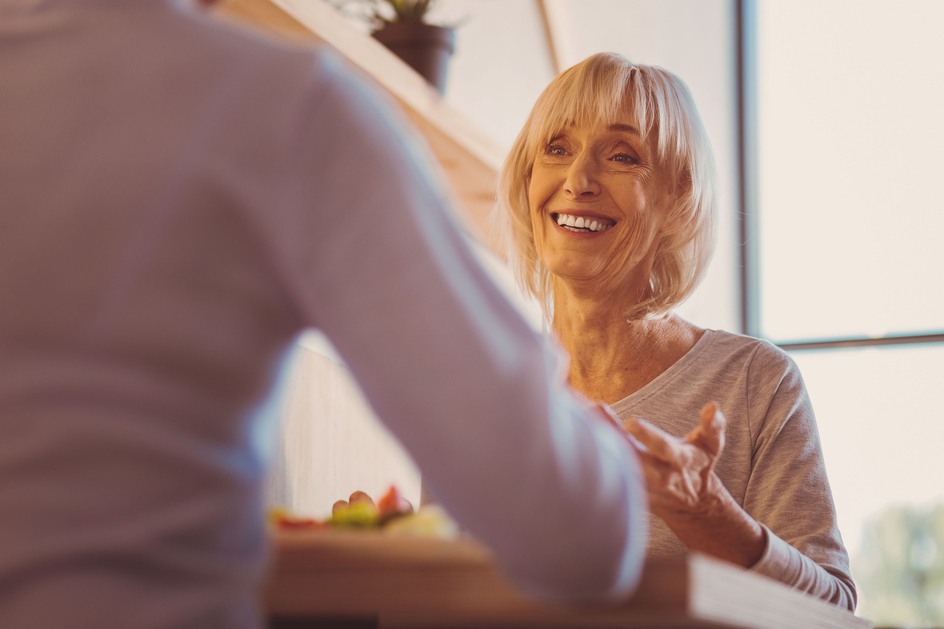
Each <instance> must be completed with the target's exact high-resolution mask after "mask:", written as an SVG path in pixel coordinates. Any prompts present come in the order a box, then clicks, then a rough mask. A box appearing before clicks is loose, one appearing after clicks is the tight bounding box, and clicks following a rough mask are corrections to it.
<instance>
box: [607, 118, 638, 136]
mask: <svg viewBox="0 0 944 629" xmlns="http://www.w3.org/2000/svg"><path fill="white" fill-rule="evenodd" d="M607 128H608V129H609V130H610V131H627V132H629V133H632V134H634V135H638V136H640V137H642V134H641V133H639V129H637V128H636V127H634V126H632V125H629V124H622V123H619V122H617V123H614V124H611V125H610V126H609V127H607Z"/></svg>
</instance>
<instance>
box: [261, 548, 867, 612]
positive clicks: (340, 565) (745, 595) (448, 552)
mask: <svg viewBox="0 0 944 629" xmlns="http://www.w3.org/2000/svg"><path fill="white" fill-rule="evenodd" d="M274 551H275V557H274V559H275V561H274V565H273V568H272V572H271V574H270V578H269V580H268V582H267V586H266V589H265V593H264V597H265V605H266V608H267V610H268V613H269V616H270V619H271V621H272V627H273V629H289V628H291V629H296V628H298V629H301V628H302V627H351V628H354V627H381V628H386V627H391V628H408V627H416V628H424V627H429V628H432V627H436V628H442V629H448V628H470V627H502V628H505V629H513V628H538V627H540V628H548V629H570V628H578V627H579V628H581V629H584V628H586V629H594V628H597V627H600V628H604V627H605V628H614V627H653V628H656V627H658V628H666V629H668V628H680V629H681V628H688V627H712V628H721V627H738V628H742V629H801V628H802V629H815V628H824V629H825V628H837V629H839V628H848V629H868V628H870V627H871V626H872V625H871V623H869V622H867V621H865V620H862V619H860V618H856V617H855V616H853V615H852V614H851V613H848V612H845V611H842V610H840V609H838V608H836V607H834V606H832V605H829V604H827V603H824V602H823V601H820V600H817V599H814V598H812V597H810V596H807V595H805V594H802V593H800V592H797V591H795V590H792V589H790V588H788V587H786V586H784V585H782V584H780V583H777V582H775V581H772V580H770V579H766V578H764V577H761V576H759V575H755V574H752V573H750V572H748V571H745V570H742V569H740V568H737V567H735V566H732V565H729V564H726V563H723V562H720V561H717V560H714V559H710V558H708V557H704V556H700V555H694V556H691V557H684V558H682V557H680V558H677V559H672V560H658V561H650V562H648V563H647V564H646V566H645V569H644V572H643V578H642V582H641V584H640V587H639V589H638V591H637V592H636V594H635V595H634V596H633V598H632V599H631V600H629V601H627V602H626V603H625V604H622V605H619V606H617V607H612V608H607V609H601V608H596V607H593V608H582V609H581V608H569V607H561V606H555V605H548V604H539V603H536V602H534V601H532V600H530V599H528V598H526V597H525V596H523V595H522V594H521V593H519V592H518V591H516V590H515V589H514V587H512V586H511V585H510V584H509V582H508V581H507V580H506V579H505V578H504V577H503V576H502V575H501V573H500V572H499V571H498V570H497V569H496V567H495V564H494V563H493V561H492V558H491V556H490V554H489V552H488V551H487V550H486V549H485V548H483V547H482V546H480V545H479V544H477V543H475V542H474V541H472V540H468V539H461V540H457V541H447V540H436V539H416V538H405V537H389V536H384V535H382V534H380V533H373V532H363V533H361V532H348V533H342V532H336V531H328V532H317V531H308V532H305V531H290V532H280V533H279V534H278V535H277V536H276V539H275V544H274Z"/></svg>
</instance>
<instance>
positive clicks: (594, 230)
mask: <svg viewBox="0 0 944 629" xmlns="http://www.w3.org/2000/svg"><path fill="white" fill-rule="evenodd" d="M550 216H551V220H552V221H554V222H555V223H556V224H557V226H558V227H559V228H560V229H561V230H564V231H568V232H571V233H574V234H600V233H602V232H605V231H606V230H608V229H609V228H611V227H613V225H615V224H616V221H614V220H612V219H609V218H606V217H604V216H592V215H585V214H583V213H573V214H571V213H569V212H551V215H550Z"/></svg>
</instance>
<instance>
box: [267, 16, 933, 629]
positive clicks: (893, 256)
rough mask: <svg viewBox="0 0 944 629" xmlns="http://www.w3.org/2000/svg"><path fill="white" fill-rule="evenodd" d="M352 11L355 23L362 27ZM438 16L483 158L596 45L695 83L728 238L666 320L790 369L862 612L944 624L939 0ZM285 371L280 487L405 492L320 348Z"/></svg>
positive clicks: (388, 451)
mask: <svg viewBox="0 0 944 629" xmlns="http://www.w3.org/2000/svg"><path fill="white" fill-rule="evenodd" d="M308 2H321V0H308ZM277 4H278V3H277ZM281 4H294V5H302V4H303V0H293V2H289V3H286V2H282V3H281ZM344 19H345V20H346V22H347V23H348V24H349V25H350V29H351V31H352V33H353V35H352V37H353V36H354V35H361V34H362V35H363V37H364V38H367V36H368V35H367V33H368V30H369V26H368V24H367V23H366V22H364V21H363V20H359V19H357V18H356V17H355V16H353V15H351V14H347V15H346V16H345V18H344ZM429 21H430V22H432V23H435V24H449V25H455V26H456V29H455V32H456V49H455V53H454V54H453V56H452V58H451V61H450V63H449V68H448V79H447V82H446V86H445V90H444V95H443V98H444V101H445V105H444V106H445V107H447V108H448V110H449V111H452V112H455V113H456V117H455V119H456V120H460V121H461V124H462V125H467V126H469V127H470V128H472V129H474V133H476V134H479V135H480V136H482V137H485V138H488V142H490V144H489V146H492V147H494V148H493V154H495V153H500V152H501V151H503V150H506V149H507V148H508V147H509V146H510V145H511V143H512V141H513V140H514V138H515V136H516V135H517V132H518V130H519V129H520V128H521V126H522V124H523V123H524V121H525V119H526V117H527V115H528V113H529V111H530V108H531V106H532V105H533V103H534V101H535V100H536V99H537V97H538V95H539V94H540V92H541V91H542V90H543V89H544V87H545V86H546V85H547V84H548V82H550V80H551V79H552V78H553V77H554V76H555V74H556V73H557V72H558V71H560V70H562V69H566V68H567V67H569V66H570V65H573V64H574V63H576V62H578V61H580V60H582V59H584V58H585V57H587V56H588V55H590V54H592V53H595V52H600V51H615V52H619V53H622V54H625V55H627V56H629V57H630V58H631V59H633V60H634V61H638V62H643V63H647V64H654V65H659V66H662V67H664V68H666V69H668V70H670V71H672V72H674V73H676V74H677V75H679V76H680V77H681V78H682V79H683V80H684V81H686V83H687V84H688V85H689V87H690V88H691V90H692V92H693V94H694V97H695V101H696V103H697V105H698V108H699V111H700V113H701V116H702V118H703V120H704V122H705V125H706V127H707V129H708V133H709V135H710V137H711V140H712V143H713V147H714V150H715V154H716V158H717V162H718V167H719V175H720V187H719V190H720V199H719V200H720V212H721V221H720V228H721V229H720V234H719V242H718V250H717V253H716V254H715V257H714V260H713V262H712V266H711V269H710V272H709V275H708V277H707V278H706V280H705V281H704V282H703V284H702V285H701V286H700V287H699V289H698V291H697V293H696V294H695V295H694V296H693V297H691V298H690V299H689V300H688V301H687V302H686V303H685V304H684V305H683V306H682V307H681V308H680V309H679V313H680V314H681V315H682V316H683V317H685V318H687V319H689V320H690V321H692V322H693V323H695V324H697V325H700V326H703V327H709V328H716V329H725V330H729V331H735V332H741V333H745V334H750V335H753V336H760V337H763V338H767V339H769V340H771V341H772V342H774V343H777V344H778V345H780V346H781V347H783V348H784V349H785V350H787V351H788V352H789V353H790V354H791V356H792V357H793V358H794V359H795V360H796V361H797V363H798V364H799V366H800V368H801V370H802V372H803V375H804V378H805V380H806V383H807V386H808V388H809V391H810V395H811V397H812V400H813V406H814V408H815V410H816V416H817V420H818V423H819V430H820V434H821V437H822V442H823V448H824V453H825V457H826V465H827V469H828V472H829V478H830V482H831V485H832V490H833V494H834V498H835V501H836V506H837V510H838V517H839V525H840V529H841V531H842V534H843V538H844V540H845V543H846V547H847V548H848V550H849V553H850V556H851V559H852V571H853V576H854V577H855V580H856V582H857V584H858V587H859V596H860V598H859V606H858V611H857V613H858V614H859V615H860V616H864V617H866V618H869V619H871V620H873V621H874V622H875V623H876V625H895V626H902V627H903V626H913V627H927V626H934V625H937V626H941V625H944V451H942V450H944V411H942V410H941V409H942V407H941V406H940V401H939V398H940V397H941V395H940V394H941V393H942V392H944V288H942V284H944V249H942V247H941V245H940V241H941V239H942V236H944V202H942V200H941V191H940V187H941V180H942V176H941V173H942V172H944V116H942V114H941V102H942V101H944V37H942V36H941V33H942V32H944V2H940V1H939V0H927V1H920V0H904V1H901V0H899V1H891V0H856V1H840V0H825V1H824V0H817V1H810V0H793V1H791V2H782V1H777V0H753V1H751V0H743V1H736V0H556V1H555V0H544V1H543V2H541V1H536V0H439V1H438V3H436V4H435V5H434V7H433V10H432V13H431V14H430V16H429ZM355 39H356V38H355ZM431 98H432V97H431ZM500 157H501V155H499V158H500ZM498 164H499V165H500V161H499V162H498ZM489 185H493V182H492V183H490V184H489ZM479 249H480V252H481V255H482V260H483V262H484V263H485V264H486V265H487V266H488V268H489V269H491V270H492V272H493V273H494V276H495V278H496V280H497V281H499V282H500V283H501V284H502V285H503V286H505V287H506V288H507V290H508V292H509V296H510V297H511V298H512V299H513V300H515V301H516V303H518V304H519V306H520V307H521V309H522V312H523V313H524V314H525V315H526V316H527V317H528V318H529V320H530V321H532V322H533V324H534V325H535V327H538V328H540V327H541V325H542V323H541V321H540V315H539V312H538V309H537V308H536V306H535V305H534V304H532V303H529V302H528V301H527V300H525V299H523V298H522V297H520V295H517V294H516V293H515V290H514V287H513V285H512V282H511V280H510V276H509V274H508V273H507V271H505V269H504V268H503V266H502V263H501V262H500V261H499V260H498V258H496V257H495V256H494V255H493V254H491V253H490V252H489V251H488V249H487V248H486V247H485V246H482V247H480V248H479ZM289 367H290V368H289V370H288V371H287V373H286V377H285V379H284V382H283V385H284V386H283V392H284V394H283V395H282V397H281V398H280V399H279V400H277V402H276V404H277V409H276V410H277V413H276V414H277V415H278V416H279V417H280V419H281V427H282V431H281V434H280V437H279V439H278V441H277V444H276V447H275V450H274V452H275V460H276V461H275V463H276V464H275V466H274V472H273V478H272V483H271V487H272V500H273V501H274V502H279V503H282V504H285V505H286V506H289V507H290V508H292V509H294V510H296V511H298V512H301V513H306V514H311V515H314V516H317V517H324V516H325V515H327V514H328V513H330V509H331V505H332V503H333V502H334V501H335V500H337V499H339V498H346V497H347V495H348V494H349V493H351V492H352V491H354V490H355V489H361V490H365V491H367V492H368V493H372V494H375V495H376V494H380V493H382V492H383V491H384V490H385V489H386V487H387V486H389V485H390V484H396V485H397V486H398V487H399V488H400V489H401V491H402V492H403V493H404V494H405V495H406V496H407V497H408V498H409V499H411V500H412V501H413V502H414V504H415V503H417V502H418V499H419V492H420V478H419V474H418V472H417V471H416V470H415V468H414V467H413V466H412V463H411V462H410V460H409V458H408V457H406V456H405V455H404V454H403V453H402V451H401V450H400V449H399V447H398V446H397V444H396V443H395V442H394V441H393V440H392V439H391V438H390V437H389V436H388V435H387V434H386V433H385V432H384V431H383V429H381V428H380V427H379V426H378V425H377V423H376V420H375V419H374V418H373V416H372V413H371V411H370V409H369V407H368V406H367V405H366V404H365V403H364V402H363V400H362V399H361V397H360V395H359V392H358V390H357V388H356V386H355V385H354V384H353V383H352V382H351V379H350V377H349V376H348V374H347V372H346V370H345V368H344V365H343V361H341V360H340V359H339V358H338V357H337V356H336V355H335V354H334V352H333V350H332V349H331V347H330V344H329V343H327V342H326V341H325V340H324V339H323V338H322V337H320V336H319V335H318V334H317V333H315V332H312V333H310V334H307V335H305V336H304V337H303V338H302V339H301V341H300V342H299V344H298V347H297V348H296V351H295V353H294V355H293V356H292V358H291V363H290V365H289ZM797 517H802V514H797Z"/></svg>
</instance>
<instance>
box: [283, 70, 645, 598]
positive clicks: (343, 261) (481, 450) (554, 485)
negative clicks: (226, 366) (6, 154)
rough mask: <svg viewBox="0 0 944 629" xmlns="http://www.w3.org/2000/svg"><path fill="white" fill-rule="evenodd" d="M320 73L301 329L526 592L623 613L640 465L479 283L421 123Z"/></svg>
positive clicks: (551, 351)
mask: <svg viewBox="0 0 944 629" xmlns="http://www.w3.org/2000/svg"><path fill="white" fill-rule="evenodd" d="M320 64H321V65H320V67H319V69H318V73H319V83H318V89H315V90H313V97H312V99H311V103H310V109H309V110H308V113H309V114H310V116H308V117H307V119H306V120H305V121H304V122H303V123H301V124H300V129H299V133H300V138H301V139H300V148H299V151H298V154H297V155H296V156H295V157H294V160H293V161H295V162H296V163H297V164H300V165H301V168H300V171H299V175H298V179H297V180H296V181H295V184H294V185H296V186H297V191H296V194H297V203H298V210H297V212H296V214H295V215H294V217H293V218H292V220H291V221H290V222H291V227H290V228H286V229H284V231H283V234H282V238H284V239H285V240H286V241H289V242H291V245H290V246H289V250H290V251H291V256H290V257H289V258H288V259H287V260H285V261H284V264H285V268H286V269H288V272H287V275H288V276H289V279H288V283H289V285H290V286H291V292H292V294H293V295H294V296H295V299H296V300H297V302H298V307H299V309H300V311H301V312H302V315H303V318H304V319H305V320H306V321H307V322H308V324H310V325H314V326H317V327H320V328H321V329H322V330H323V331H324V332H325V333H326V334H327V335H328V336H329V337H330V338H331V340H332V342H333V343H334V345H335V346H336V347H337V349H338V351H339V353H340V354H341V356H342V357H343V358H344V360H345V362H346V363H347V365H348V367H349V368H350V370H351V372H352V373H353V374H354V376H355V378H356V379H357V381H358V383H359V385H360V386H361V388H362V390H363V392H364V394H365V396H366V398H367V399H368V401H369V402H370V403H371V405H372V406H373V408H374V409H375V411H376V412H377V415H378V416H379V417H380V418H381V419H382V421H383V422H384V423H385V424H386V425H387V426H388V427H389V428H390V430H391V431H392V432H393V434H394V435H395V436H396V437H397V438H398V439H399V440H400V442H401V443H402V444H403V445H404V446H405V447H406V449H407V450H408V451H409V452H410V454H411V455H412V456H413V458H414V460H415V461H416V463H417V465H418V467H419V468H420V470H421V471H422V473H423V475H424V478H426V479H427V480H428V481H429V486H430V489H431V490H432V492H433V494H434V495H435V496H436V498H437V499H438V500H439V502H440V503H441V504H443V506H444V507H446V508H447V509H448V510H449V511H450V512H451V514H452V515H453V516H454V517H455V518H456V519H457V520H458V521H459V522H460V523H462V524H463V526H464V527H466V528H467V529H468V530H469V531H470V532H471V533H472V534H473V535H475V536H476V537H477V538H479V539H480V540H481V541H483V542H484V543H486V544H488V545H489V546H490V547H491V548H492V549H493V550H494V551H495V553H496V557H497V559H498V561H499V563H500V564H501V565H502V566H503V567H504V568H505V569H506V570H507V572H509V573H510V575H511V576H512V577H513V578H516V579H517V580H518V581H519V583H520V584H522V585H523V586H524V587H525V588H527V589H530V590H531V591H532V592H534V593H535V594H537V595H539V596H544V597H550V598H555V599H565V600H613V599H617V598H620V597H623V596H626V595H627V594H628V593H629V592H631V591H632V589H633V588H634V586H635V583H636V581H637V579H638V575H639V571H640V566H641V563H642V558H643V556H644V554H645V547H646V529H647V524H646V519H645V518H646V505H645V488H644V486H643V484H642V481H641V478H640V474H639V472H638V468H637V461H636V458H635V454H634V452H633V451H632V449H631V448H630V447H629V446H628V444H627V443H626V442H625V440H624V438H623V437H622V436H621V435H620V434H619V432H618V431H617V430H616V429H615V428H614V427H612V426H610V425H608V424H607V423H605V422H604V421H601V420H600V419H598V418H596V417H595V415H594V413H593V411H592V410H591V409H590V407H589V405H588V404H587V403H586V402H585V401H583V400H582V399H579V398H578V397H577V396H575V395H574V394H573V393H572V392H571V391H570V389H569V388H568V387H566V386H565V385H564V380H563V371H562V369H563V365H562V363H561V359H560V357H559V356H560V355H559V352H558V351H557V350H556V349H555V348H552V347H549V346H548V345H546V343H545V341H543V340H542V338H541V337H540V335H538V334H537V333H536V332H534V331H533V330H532V329H531V328H530V327H529V326H528V325H527V324H526V323H525V321H524V320H523V319H522V318H521V316H520V315H519V314H518V312H517V311H516V310H515V309H514V307H513V306H512V305H511V304H510V303H509V302H508V301H507V300H506V298H505V297H504V295H503V294H502V293H501V292H500V291H499V290H498V289H497V288H496V287H495V286H494V284H493V283H492V282H491V281H490V280H489V278H488V276H487V275H486V273H485V272H484V271H483V269H482V268H481V267H480V265H479V264H478V262H477V261H476V259H475V257H474V255H473V254H472V252H471V251H470V247H469V246H468V243H467V242H466V240H465V237H464V235H463V233H462V231H461V227H459V226H458V225H457V222H456V219H455V216H454V215H453V214H450V213H449V210H450V208H451V207H452V202H451V200H450V195H449V194H448V192H447V191H446V190H445V189H444V188H443V186H442V185H441V183H439V182H440V181H441V175H440V176H437V175H439V173H438V167H437V165H435V164H434V163H433V161H432V159H431V158H430V155H429V152H428V149H427V148H426V147H425V145H424V144H423V143H422V141H421V140H420V139H419V138H418V137H417V136H416V134H415V133H414V132H413V131H412V130H411V127H410V125H409V123H408V122H407V121H406V120H405V119H404V118H403V117H401V116H400V115H399V114H398V113H397V112H396V111H395V108H394V107H393V106H391V105H390V104H389V103H386V102H385V101H384V98H383V97H382V96H381V95H379V94H378V93H377V92H375V91H374V90H373V88H371V87H370V86H369V85H367V84H366V83H365V82H363V81H362V80H360V79H358V78H357V77H355V76H353V75H352V74H351V73H350V71H348V70H345V69H343V68H341V67H340V63H339V62H338V61H336V60H334V59H333V58H332V57H330V56H328V55H322V57H321V62H320Z"/></svg>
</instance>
